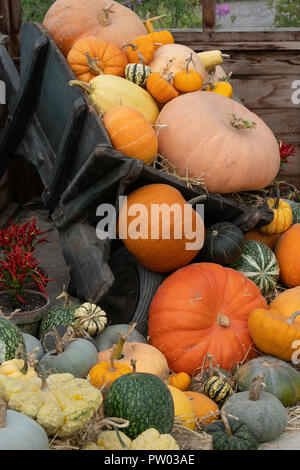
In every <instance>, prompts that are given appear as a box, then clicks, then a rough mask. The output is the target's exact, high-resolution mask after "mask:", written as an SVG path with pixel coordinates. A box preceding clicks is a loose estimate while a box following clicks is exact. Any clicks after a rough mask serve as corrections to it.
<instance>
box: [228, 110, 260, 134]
mask: <svg viewBox="0 0 300 470" xmlns="http://www.w3.org/2000/svg"><path fill="white" fill-rule="evenodd" d="M228 119H229V122H230V124H231V125H232V126H233V127H234V128H235V129H238V130H242V129H255V128H256V123H255V122H254V121H248V120H247V119H242V118H240V117H238V116H236V115H235V114H234V113H229V114H228Z"/></svg>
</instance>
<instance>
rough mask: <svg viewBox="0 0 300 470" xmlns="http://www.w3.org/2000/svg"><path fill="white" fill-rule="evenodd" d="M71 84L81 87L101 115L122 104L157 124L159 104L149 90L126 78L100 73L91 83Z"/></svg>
mask: <svg viewBox="0 0 300 470" xmlns="http://www.w3.org/2000/svg"><path fill="white" fill-rule="evenodd" d="M69 85H70V86H79V87H81V88H82V89H83V90H84V91H85V92H86V93H87V95H88V97H89V98H90V100H91V101H92V103H93V105H94V108H95V111H96V112H97V113H98V114H99V115H102V114H103V113H106V112H107V111H109V110H110V109H112V108H114V107H116V106H119V105H120V104H122V105H123V106H130V107H132V108H134V109H136V110H137V111H140V113H142V115H143V116H144V117H145V118H146V119H147V121H149V122H150V124H155V121H156V119H157V116H158V114H159V108H158V105H157V103H156V101H155V100H154V99H153V98H152V96H151V95H150V94H149V93H148V91H146V90H144V89H143V88H141V87H140V86H138V85H136V84H135V83H133V82H131V81H129V80H126V78H122V77H117V76H116V75H98V77H95V78H93V79H92V80H91V81H90V82H89V83H85V82H81V81H79V80H71V81H70V82H69Z"/></svg>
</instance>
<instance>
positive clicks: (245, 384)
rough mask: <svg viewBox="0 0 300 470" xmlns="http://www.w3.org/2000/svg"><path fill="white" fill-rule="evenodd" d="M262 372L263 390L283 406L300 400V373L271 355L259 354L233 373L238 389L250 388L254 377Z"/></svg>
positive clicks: (241, 390)
mask: <svg viewBox="0 0 300 470" xmlns="http://www.w3.org/2000/svg"><path fill="white" fill-rule="evenodd" d="M260 374H264V376H265V378H264V383H265V384H266V386H265V387H264V391H265V392H269V393H271V394H272V395H274V396H275V397H277V398H278V400H280V401H281V403H282V404H283V405H284V406H294V405H295V404H296V403H297V401H299V400H300V373H299V372H298V371H297V370H296V369H294V368H293V367H291V366H290V365H289V364H288V363H287V362H285V361H282V360H281V359H277V358H276V357H272V356H260V357H257V358H255V359H251V361H248V362H246V363H245V364H244V365H243V366H242V367H240V368H239V369H238V371H237V372H236V373H235V375H234V380H235V382H236V384H237V385H238V390H239V391H240V392H244V391H246V390H250V386H251V382H252V380H253V379H254V377H257V376H258V375H260Z"/></svg>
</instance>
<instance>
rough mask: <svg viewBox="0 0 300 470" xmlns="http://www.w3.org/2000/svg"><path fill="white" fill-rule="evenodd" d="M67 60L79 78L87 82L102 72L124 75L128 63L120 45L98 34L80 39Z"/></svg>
mask: <svg viewBox="0 0 300 470" xmlns="http://www.w3.org/2000/svg"><path fill="white" fill-rule="evenodd" d="M67 61H68V63H69V65H70V67H71V69H72V70H73V72H74V73H75V75H76V77H77V78H78V80H82V81H83V82H87V83H89V82H90V81H91V80H92V78H95V76H97V75H101V73H105V74H107V75H118V76H119V77H124V71H125V67H126V65H127V64H128V60H127V57H126V54H125V53H124V52H123V51H122V50H121V49H120V48H119V47H116V46H114V45H113V44H110V43H108V42H106V41H103V40H102V39H100V38H98V37H96V36H92V37H88V38H82V39H79V41H77V42H76V43H75V44H74V46H73V47H72V49H71V50H70V52H69V54H68V56H67Z"/></svg>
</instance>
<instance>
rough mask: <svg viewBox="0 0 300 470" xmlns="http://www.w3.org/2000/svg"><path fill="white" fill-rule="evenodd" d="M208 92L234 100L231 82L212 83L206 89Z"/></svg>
mask: <svg viewBox="0 0 300 470" xmlns="http://www.w3.org/2000/svg"><path fill="white" fill-rule="evenodd" d="M206 90H207V91H212V92H213V93H218V94H219V95H224V96H227V98H232V95H233V89H232V86H231V84H230V83H229V82H225V81H224V82H222V81H220V82H215V83H210V84H208V85H207V87H206Z"/></svg>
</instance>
